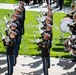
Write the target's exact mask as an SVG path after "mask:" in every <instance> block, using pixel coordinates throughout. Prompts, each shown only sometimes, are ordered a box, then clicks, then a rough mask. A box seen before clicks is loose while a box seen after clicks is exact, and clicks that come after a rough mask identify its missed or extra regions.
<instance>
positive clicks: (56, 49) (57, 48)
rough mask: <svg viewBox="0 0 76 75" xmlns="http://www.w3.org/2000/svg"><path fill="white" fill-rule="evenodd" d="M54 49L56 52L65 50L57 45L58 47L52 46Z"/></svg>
mask: <svg viewBox="0 0 76 75" xmlns="http://www.w3.org/2000/svg"><path fill="white" fill-rule="evenodd" d="M52 50H53V51H55V52H63V51H64V48H59V47H56V48H52Z"/></svg>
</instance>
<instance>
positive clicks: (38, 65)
mask: <svg viewBox="0 0 76 75" xmlns="http://www.w3.org/2000/svg"><path fill="white" fill-rule="evenodd" d="M50 60H51V67H50V69H49V75H76V71H75V70H74V68H75V67H76V64H75V63H73V62H71V59H65V58H62V59H60V58H50ZM5 73H7V64H6V57H5V55H0V75H5ZM13 75H43V69H42V60H41V57H36V56H22V55H19V57H18V59H17V65H16V66H15V67H14V73H13Z"/></svg>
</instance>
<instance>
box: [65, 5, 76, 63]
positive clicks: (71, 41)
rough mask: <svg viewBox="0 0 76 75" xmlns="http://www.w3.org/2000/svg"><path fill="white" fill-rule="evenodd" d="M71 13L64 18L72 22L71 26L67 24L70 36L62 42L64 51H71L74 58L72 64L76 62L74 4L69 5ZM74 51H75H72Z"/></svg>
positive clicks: (75, 12)
mask: <svg viewBox="0 0 76 75" xmlns="http://www.w3.org/2000/svg"><path fill="white" fill-rule="evenodd" d="M71 9H72V11H71V12H70V13H69V14H67V15H66V17H69V18H71V19H72V20H73V23H72V24H68V26H69V27H70V32H71V36H70V37H69V38H68V39H66V40H65V41H64V46H65V51H72V53H73V54H72V55H73V56H74V59H72V62H76V46H75V45H76V8H75V4H72V5H71ZM74 50H75V51H74Z"/></svg>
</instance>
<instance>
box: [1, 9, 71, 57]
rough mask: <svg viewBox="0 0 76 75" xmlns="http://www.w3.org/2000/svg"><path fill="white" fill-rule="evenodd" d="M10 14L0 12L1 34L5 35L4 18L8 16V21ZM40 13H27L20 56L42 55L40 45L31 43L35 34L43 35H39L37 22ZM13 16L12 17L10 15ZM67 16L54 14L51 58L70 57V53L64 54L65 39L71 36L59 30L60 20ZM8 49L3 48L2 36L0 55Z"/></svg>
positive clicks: (6, 11)
mask: <svg viewBox="0 0 76 75" xmlns="http://www.w3.org/2000/svg"><path fill="white" fill-rule="evenodd" d="M8 13H9V14H12V13H13V11H12V10H10V11H9V10H0V32H1V33H5V31H4V30H5V22H4V19H3V17H4V16H6V17H7V19H9V18H10V17H8ZM37 15H38V13H37V12H34V11H31V12H30V11H27V12H26V21H25V35H23V38H22V43H21V46H20V50H19V54H20V55H40V54H41V50H40V49H39V48H38V45H37V44H36V43H34V42H30V41H31V40H32V41H33V40H34V32H36V33H37V34H35V35H36V37H37V38H38V37H40V36H41V35H40V34H38V33H39V31H38V29H37V28H36V26H37V25H38V24H37V22H36V18H37ZM9 16H11V15H9ZM64 16H65V14H64V13H54V15H53V18H54V25H53V42H52V49H51V50H50V53H51V54H50V56H52V57H57V56H58V57H70V56H69V53H66V52H64V45H63V42H64V39H66V38H67V37H68V36H69V33H62V32H61V31H60V28H59V23H60V20H61V19H62V18H63V17H64ZM60 35H62V36H63V39H61V38H60ZM5 52H6V47H4V46H3V43H2V40H1V36H0V53H5Z"/></svg>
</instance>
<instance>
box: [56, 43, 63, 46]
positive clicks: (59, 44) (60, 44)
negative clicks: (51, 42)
mask: <svg viewBox="0 0 76 75" xmlns="http://www.w3.org/2000/svg"><path fill="white" fill-rule="evenodd" d="M55 45H56V46H64V44H62V43H58V44H55Z"/></svg>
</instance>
